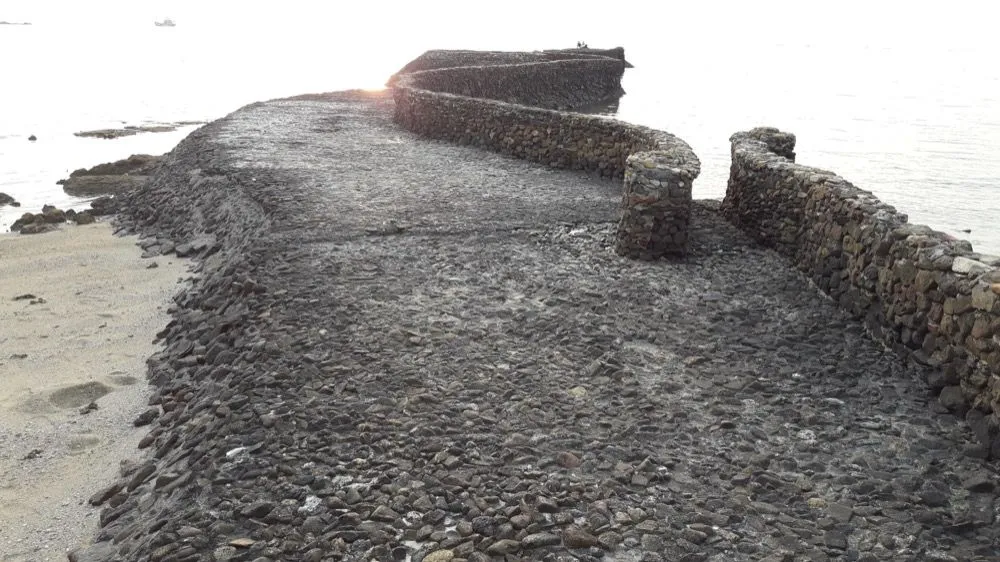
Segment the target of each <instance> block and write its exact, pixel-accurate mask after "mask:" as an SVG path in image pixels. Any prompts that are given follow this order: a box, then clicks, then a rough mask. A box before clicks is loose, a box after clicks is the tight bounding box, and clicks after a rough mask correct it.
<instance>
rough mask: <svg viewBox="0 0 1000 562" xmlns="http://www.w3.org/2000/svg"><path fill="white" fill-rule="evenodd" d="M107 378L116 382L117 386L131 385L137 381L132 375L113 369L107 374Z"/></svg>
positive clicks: (113, 382)
mask: <svg viewBox="0 0 1000 562" xmlns="http://www.w3.org/2000/svg"><path fill="white" fill-rule="evenodd" d="M108 380H110V381H111V383H112V384H116V385H118V386H132V385H133V384H135V383H137V382H139V379H137V378H135V377H133V376H132V375H126V374H125V373H123V372H121V371H113V372H112V373H111V374H110V375H108Z"/></svg>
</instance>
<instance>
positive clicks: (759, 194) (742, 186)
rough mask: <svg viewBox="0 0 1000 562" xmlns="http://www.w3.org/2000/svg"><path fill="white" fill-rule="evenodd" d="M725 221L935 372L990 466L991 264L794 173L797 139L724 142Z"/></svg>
mask: <svg viewBox="0 0 1000 562" xmlns="http://www.w3.org/2000/svg"><path fill="white" fill-rule="evenodd" d="M731 140H732V169H731V173H730V178H729V186H728V190H727V192H726V198H725V201H724V203H723V213H724V214H725V215H726V217H727V218H729V219H730V220H731V221H733V222H734V223H735V224H737V225H739V226H740V227H742V228H743V229H745V230H746V231H747V232H749V233H751V234H752V235H753V236H754V237H755V238H757V239H758V240H759V241H761V242H763V243H765V244H767V245H769V246H772V247H774V248H776V249H777V250H778V251H779V252H781V253H782V254H784V255H785V256H787V257H788V258H789V259H790V260H791V261H792V262H793V263H794V264H795V265H796V266H797V267H798V268H799V269H801V270H802V271H803V272H804V273H805V274H806V275H807V276H808V277H809V278H810V279H812V281H813V282H814V283H815V284H816V285H818V286H819V288H820V289H822V290H823V291H824V292H826V293H827V294H829V295H830V297H832V298H833V299H834V300H836V301H837V302H838V303H839V304H840V306H841V307H843V308H844V309H846V310H847V311H849V312H850V313H851V314H853V315H854V316H856V317H858V318H861V319H862V320H863V321H864V324H865V326H867V328H868V329H869V330H870V331H871V333H872V334H873V335H874V336H875V337H876V338H877V339H879V340H881V341H883V342H885V343H886V344H887V345H889V346H890V347H892V348H893V349H895V350H897V351H899V352H901V353H903V354H904V355H907V356H910V357H912V358H913V359H915V360H916V361H918V362H919V363H921V364H924V365H929V366H931V367H933V369H931V370H929V371H928V378H927V382H928V384H929V385H930V386H931V388H932V389H933V390H934V391H935V392H936V393H938V394H939V396H938V399H939V400H940V402H941V404H942V405H944V406H946V407H947V408H948V409H949V410H951V411H952V412H954V413H955V414H956V415H958V416H960V417H964V418H965V420H966V421H967V422H968V423H969V425H970V427H971V428H972V429H973V431H974V432H975V434H976V435H977V436H978V437H979V439H980V441H981V442H982V443H983V449H982V455H983V456H984V457H990V458H993V459H998V458H1000V257H996V256H985V255H981V254H978V253H976V252H974V251H973V249H972V246H971V245H970V244H969V243H968V242H966V241H964V240H957V239H955V238H953V237H951V236H949V235H947V234H944V233H941V232H936V231H934V230H932V229H930V228H928V227H926V226H920V225H913V224H909V223H908V222H907V217H906V215H904V214H901V213H899V212H897V211H896V209H894V208H893V207H891V206H889V205H886V204H884V203H882V202H880V201H879V200H878V199H876V198H875V197H874V196H873V195H872V194H871V193H869V192H866V191H863V190H861V189H858V188H857V187H855V186H853V185H852V184H850V183H849V182H847V181H846V180H844V179H843V178H841V177H840V176H837V175H836V174H834V173H832V172H828V171H825V170H819V169H816V168H810V167H807V166H802V165H800V164H796V163H795V153H794V147H795V137H794V135H791V134H789V133H783V132H781V131H778V130H777V129H772V128H758V129H754V130H752V131H748V132H741V133H737V134H735V135H733V137H732V139H731Z"/></svg>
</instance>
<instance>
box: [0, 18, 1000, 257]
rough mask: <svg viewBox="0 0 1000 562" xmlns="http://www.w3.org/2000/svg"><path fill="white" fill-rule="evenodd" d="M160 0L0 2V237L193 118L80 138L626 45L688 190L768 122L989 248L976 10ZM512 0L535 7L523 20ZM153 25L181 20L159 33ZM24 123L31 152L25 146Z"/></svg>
mask: <svg viewBox="0 0 1000 562" xmlns="http://www.w3.org/2000/svg"><path fill="white" fill-rule="evenodd" d="M8 1H12V2H14V4H13V7H12V8H8V11H7V12H5V6H7V2H8ZM959 3H961V2H959ZM50 4H51V5H50ZM56 4H58V5H59V6H61V9H60V10H54V9H53V6H54V5H56ZM133 4H140V5H139V6H135V5H133ZM160 4H162V6H160V7H158V8H157V9H161V10H170V12H169V13H165V12H163V11H161V12H160V13H150V12H149V8H148V6H146V5H145V4H144V3H126V2H117V1H114V0H94V1H93V2H90V3H87V8H86V9H83V8H73V7H72V6H74V4H70V3H59V2H45V1H44V0H42V1H40V2H34V1H32V2H28V1H24V0H21V1H19V0H5V2H4V3H3V4H0V20H9V21H11V20H30V21H33V23H34V25H32V26H25V27H20V26H17V27H15V26H0V53H4V55H3V61H4V64H3V65H2V67H0V73H2V82H3V86H2V87H0V191H2V192H6V193H9V194H11V195H13V196H14V197H15V198H17V199H18V200H19V201H21V203H22V204H23V207H21V208H20V209H11V208H3V209H0V229H3V230H6V228H7V226H9V224H10V222H12V221H13V220H14V219H15V218H16V217H17V216H19V215H20V213H22V212H24V211H32V210H37V209H38V208H40V207H41V205H42V204H44V203H51V204H55V205H59V206H63V207H66V206H72V205H74V204H77V205H78V204H79V203H81V202H80V201H79V200H74V199H73V198H71V197H68V196H66V195H65V194H64V193H63V192H62V190H61V187H60V186H58V185H56V184H55V182H56V181H57V180H58V179H60V178H63V177H66V176H67V175H68V174H69V172H70V171H72V170H74V169H76V168H80V167H85V166H92V165H94V164H97V163H100V162H105V161H111V160H116V159H119V158H124V157H126V156H128V155H129V154H133V153H142V152H145V153H154V154H155V153H163V152H166V151H168V150H169V149H170V148H172V147H173V146H174V145H176V144H177V142H179V141H180V140H181V139H182V138H183V137H184V136H185V135H186V134H187V133H188V132H190V130H191V128H190V127H189V128H185V129H181V130H179V131H177V132H174V133H150V134H141V135H137V136H133V137H127V138H122V139H116V140H103V139H85V138H78V137H75V136H73V133H74V132H76V131H81V130H87V129H96V128H104V127H118V126H122V125H125V124H129V125H140V124H149V123H160V122H174V121H181V120H211V119H215V118H218V117H221V116H223V115H225V114H226V113H229V112H230V111H233V110H235V109H237V108H238V107H240V106H242V105H244V104H247V103H250V102H253V101H257V100H262V99H270V98H275V97H281V96H288V95H295V94H300V93H305V92H320V91H330V90H338V89H346V88H356V87H360V88H377V87H380V86H381V84H383V83H384V81H385V79H386V78H387V77H388V76H389V75H390V74H391V73H392V72H393V71H395V70H396V69H398V68H399V67H401V66H402V65H403V64H405V63H406V62H407V61H408V60H409V59H411V58H413V57H415V56H417V55H419V54H420V53H421V52H423V51H424V50H426V49H431V48H474V49H505V50H506V49H511V50H513V49H529V50H530V49H538V48H560V47H567V46H572V45H575V44H576V41H577V40H586V41H587V42H588V43H589V44H590V45H591V46H595V47H596V46H615V45H622V46H624V47H625V49H626V56H627V58H628V59H629V60H630V62H632V63H633V64H634V65H635V68H634V69H631V70H629V71H627V73H626V76H625V80H624V87H625V90H626V91H627V92H628V93H627V95H626V96H625V97H624V98H623V99H622V100H621V103H620V106H619V111H618V116H619V118H621V119H624V120H627V121H632V122H635V123H641V124H644V125H648V126H651V127H655V128H660V129H664V130H667V131H670V132H672V133H674V134H677V135H678V136H680V137H682V138H684V139H685V140H687V141H688V142H689V143H690V144H691V145H692V146H693V147H694V149H695V151H696V152H697V153H698V155H699V157H700V158H701V159H702V162H703V173H702V176H701V177H700V178H699V179H698V180H697V181H696V182H695V192H696V193H695V196H696V197H702V198H719V197H722V196H723V195H724V194H725V185H726V179H727V177H728V173H729V142H728V138H729V136H730V135H731V134H732V133H734V132H736V131H738V130H744V129H748V128H751V127H754V126H758V125H772V126H777V127H779V128H781V129H784V130H787V131H791V132H793V133H795V134H796V135H797V136H798V139H799V142H798V147H797V152H798V154H799V158H798V161H799V162H801V163H803V164H807V165H813V166H817V167H821V168H826V169H829V170H832V171H835V172H837V173H839V174H840V175H842V176H844V177H845V178H847V179H848V180H850V181H852V182H853V183H855V185H857V186H859V187H861V188H863V189H867V190H870V191H872V192H874V193H875V194H876V195H878V196H879V197H880V198H882V199H883V200H884V201H886V202H888V203H891V204H893V205H895V206H896V207H897V208H898V209H899V210H900V211H902V212H905V213H908V214H909V215H910V220H911V221H912V222H920V223H925V224H929V225H931V226H933V227H935V228H938V229H940V230H944V231H946V232H949V233H952V234H954V235H956V236H960V237H963V238H967V239H969V240H971V241H972V242H973V244H974V246H975V247H976V249H977V250H979V251H982V252H986V253H995V254H1000V228H998V224H1000V66H998V65H996V64H994V57H995V53H997V52H1000V40H998V39H995V38H994V37H995V35H994V34H993V33H992V32H991V30H990V29H989V25H988V22H989V21H990V20H989V18H971V19H969V20H964V19H962V17H963V16H956V15H954V14H955V13H960V12H961V11H960V10H949V11H948V13H947V14H942V13H941V12H927V13H922V12H920V10H919V9H918V8H915V7H913V6H910V7H909V8H908V9H906V10H895V9H893V8H892V7H891V6H889V7H888V8H886V7H882V6H881V5H880V6H879V7H874V8H873V7H872V6H871V4H862V3H858V5H857V6H856V8H857V9H858V10H861V9H862V8H863V9H864V11H863V12H854V11H852V9H851V5H850V2H849V1H848V2H847V3H846V4H844V3H838V5H837V6H835V7H832V8H826V10H828V11H827V12H825V13H823V12H818V11H816V10H818V9H819V8H816V9H813V11H811V12H802V11H801V10H802V8H800V7H797V6H796V3H792V2H781V1H778V0H774V1H773V2H770V3H769V2H763V4H761V3H753V6H731V5H729V3H713V2H706V3H704V5H702V4H701V3H699V5H698V6H687V7H684V8H678V7H659V8H651V7H649V6H646V3H631V4H635V5H634V6H632V5H631V4H630V3H629V2H624V3H622V6H620V7H618V8H616V10H615V11H614V14H611V13H608V9H609V8H608V6H607V4H606V3H601V4H598V3H594V4H592V5H590V4H587V3H586V2H583V3H581V2H575V3H573V6H574V8H575V9H574V10H573V11H572V12H570V11H567V10H565V9H564V8H565V6H559V5H553V6H548V5H546V6H544V7H539V6H537V5H536V4H538V3H530V2H520V0H513V1H512V2H510V5H509V6H508V7H507V8H508V9H506V10H504V11H503V12H502V13H496V12H491V13H489V14H486V13H477V12H475V11H474V10H471V11H470V9H469V8H468V4H467V3H458V2H446V1H441V2H434V1H431V2H427V3H409V4H399V5H395V6H394V5H393V3H392V2H389V3H388V5H387V4H385V3H378V4H377V5H375V4H373V5H371V6H351V7H344V6H331V7H318V6H315V5H314V4H319V3H315V2H305V1H304V0H303V1H298V0H288V1H287V2H283V3H282V7H281V8H280V10H279V9H278V8H273V9H272V10H271V11H265V10H264V9H263V8H253V7H245V6H243V5H239V6H240V7H239V9H236V7H237V6H238V5H237V4H232V3H228V4H227V3H225V2H221V3H220V6H221V7H219V6H215V5H214V4H213V6H212V7H205V6H202V5H199V4H207V3H205V2H201V3H198V2H194V1H186V0H177V1H176V2H161V3H160ZM522 4H523V5H522ZM556 4H558V3H556ZM887 4H889V3H887ZM900 6H903V5H902V4H901V5H900ZM102 7H103V8H105V9H104V10H103V11H102V9H101V8H102ZM630 7H631V8H632V9H629V8H630ZM62 8H65V9H62ZM528 8H531V11H532V13H533V14H534V16H533V17H524V16H523V13H526V12H521V11H520V10H522V9H523V10H525V11H526V10H528ZM74 9H75V10H76V11H72V10H74ZM67 10H70V11H67ZM678 10H681V12H678ZM797 10H798V11H797ZM861 13H863V14H864V15H863V17H860V16H859V14H861ZM164 16H169V17H172V18H173V19H174V20H175V21H176V22H177V27H174V28H165V27H155V26H153V21H154V19H157V18H162V17H164ZM32 134H34V135H36V136H37V137H38V141H37V142H34V143H32V142H28V140H27V137H28V136H29V135H32ZM964 230H970V231H971V232H968V233H965V232H963V231H964Z"/></svg>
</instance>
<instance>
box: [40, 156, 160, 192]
mask: <svg viewBox="0 0 1000 562" xmlns="http://www.w3.org/2000/svg"><path fill="white" fill-rule="evenodd" d="M162 159H163V157H162V156H151V155H149V154H133V155H132V156H129V157H128V158H126V159H125V160H119V161H117V162H110V163H107V164H98V165H97V166H94V167H93V168H90V169H82V168H81V169H79V170H76V171H75V172H73V173H72V174H70V176H69V178H68V179H65V180H60V181H59V183H60V184H62V186H63V191H65V192H66V193H67V194H69V195H74V196H76V197H92V196H94V195H107V194H115V193H123V192H125V191H130V190H132V189H138V188H140V187H142V186H143V185H144V184H145V183H146V180H147V179H148V177H149V175H150V174H151V173H152V172H153V170H155V169H156V167H157V166H159V164H160V161H161V160H162Z"/></svg>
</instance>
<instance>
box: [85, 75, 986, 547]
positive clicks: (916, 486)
mask: <svg viewBox="0 0 1000 562" xmlns="http://www.w3.org/2000/svg"><path fill="white" fill-rule="evenodd" d="M393 110H394V107H393V100H392V98H391V96H390V95H389V94H387V93H359V92H347V93H338V94H328V95H321V96H302V97H300V98H296V99H292V100H274V101H270V102H266V103H259V104H253V105H250V106H248V107H245V108H243V109H241V110H239V111H237V112H235V113H233V114H231V115H229V116H227V117H226V118H224V119H221V120H219V121H217V122H214V123H212V124H209V125H207V126H205V127H203V128H202V129H199V130H198V131H197V132H195V133H193V134H192V135H191V136H189V137H188V138H187V139H186V140H184V141H183V142H182V143H181V144H180V145H179V146H178V147H177V148H176V149H174V150H173V151H172V152H171V153H170V154H168V155H167V156H166V157H165V159H164V162H163V163H162V165H161V166H160V168H159V169H158V171H157V172H156V173H155V174H154V175H153V177H152V179H151V180H150V182H149V183H148V184H147V185H146V186H145V187H144V188H143V189H142V190H141V191H138V192H135V193H134V194H131V195H128V196H125V197H124V198H123V199H122V205H121V208H120V214H119V220H120V222H121V225H122V227H123V228H126V229H128V230H131V231H136V232H138V233H141V234H142V235H143V240H142V245H143V247H144V248H145V249H146V252H147V253H148V255H156V254H160V253H167V254H169V253H178V254H184V255H189V256H192V257H193V258H194V260H195V261H196V262H197V263H198V264H199V266H200V268H199V275H198V277H197V278H196V279H195V280H193V282H192V284H191V285H190V286H189V288H188V289H186V290H185V292H183V293H181V294H180V295H178V296H177V298H176V299H175V306H173V307H172V308H171V309H170V313H171V315H172V318H173V320H172V321H171V323H170V324H169V325H168V326H167V327H166V328H165V329H164V330H163V331H162V332H161V333H160V334H159V338H160V341H161V342H162V344H163V345H164V350H163V351H162V352H161V353H159V354H157V355H155V356H154V357H152V358H151V359H150V360H149V374H150V379H151V381H152V383H153V384H154V386H155V392H154V395H153V398H152V400H151V404H150V406H149V410H148V411H147V412H146V413H144V414H142V415H141V416H139V417H138V418H137V419H136V420H135V423H137V424H145V426H146V427H148V428H149V429H150V432H149V434H148V435H147V436H146V437H145V438H144V439H143V440H142V442H141V446H142V447H143V450H144V451H146V452H148V456H147V457H145V458H143V459H140V460H139V462H133V463H126V464H124V465H123V471H122V478H121V479H120V481H118V482H116V483H115V484H113V485H112V486H110V487H109V488H107V489H105V490H98V491H95V494H94V495H93V497H92V498H91V500H90V501H91V503H93V504H95V505H99V506H100V508H101V513H100V517H99V518H98V519H99V524H100V529H99V531H98V535H97V539H98V542H97V543H96V544H95V545H93V546H91V547H89V548H88V549H86V550H81V551H78V552H76V553H74V555H73V556H72V557H71V559H72V560H77V561H86V562H93V561H100V562H137V561H138V562H153V561H156V562H195V561H223V560H231V561H239V562H278V561H282V562H283V561H289V562H307V561H308V562H312V561H325V560H347V561H365V562H367V561H370V560H378V561H383V560H407V559H409V560H412V561H413V562H441V561H451V562H500V561H504V560H506V561H512V560H540V561H545V562H562V561H567V562H573V561H583V562H596V561H621V560H640V561H646V562H658V561H660V562H662V561H669V562H673V561H681V560H683V561H691V562H707V561H715V560H727V561H728V560H732V561H736V562H743V561H746V562H750V561H761V560H766V561H768V562H772V561H773V562H777V561H793V562H798V561H804V560H810V561H812V560H819V561H826V560H858V561H863V562H883V561H886V562H903V561H912V560H921V561H924V560H927V561H935V562H958V561H962V562H965V561H972V562H992V561H994V560H996V553H997V552H998V547H1000V526H998V525H996V506H997V505H1000V504H998V489H997V486H996V482H997V472H996V467H995V466H991V465H989V464H986V463H984V462H983V461H982V459H981V458H979V457H977V456H975V455H971V454H969V451H970V450H972V448H974V447H975V445H974V437H973V436H972V434H971V433H970V432H968V431H967V430H966V429H965V428H961V427H958V426H957V425H956V424H955V423H954V419H953V418H952V416H950V415H948V414H946V413H931V412H928V409H927V403H926V402H927V396H926V389H925V386H924V384H923V383H922V382H920V381H919V380H918V379H920V378H921V377H922V376H923V373H924V371H925V370H926V367H922V366H919V365H906V364H904V363H902V362H900V361H899V360H898V358H897V357H896V356H895V355H894V354H892V353H886V352H885V351H884V350H883V348H882V346H880V345H878V344H876V343H875V342H874V341H873V340H872V339H871V338H869V337H868V336H867V334H866V333H865V332H864V330H863V329H862V327H861V325H860V323H858V322H856V321H854V320H853V319H851V318H850V317H849V316H848V315H847V314H846V313H844V312H842V311H840V310H839V309H838V308H837V306H836V305H834V304H833V303H831V302H830V301H829V300H828V299H825V298H822V297H821V296H819V295H818V294H817V293H816V291H814V290H813V289H812V288H810V287H809V286H808V283H807V282H806V280H805V279H803V277H802V276H801V275H800V274H799V273H797V272H796V271H794V270H793V269H792V268H789V267H788V266H787V261H786V260H785V259H784V258H782V257H781V256H779V255H778V254H777V253H775V252H773V251H771V250H768V249H766V248H764V247H762V246H761V245H759V244H756V243H754V242H753V241H752V240H750V239H749V237H747V236H746V235H744V234H743V233H741V232H740V231H739V230H738V229H736V227H734V226H732V225H731V224H730V223H729V222H727V221H726V220H725V219H724V218H722V217H721V216H720V215H719V213H718V211H717V208H716V205H713V204H706V203H704V202H694V204H693V205H692V216H693V218H694V219H695V220H693V221H692V223H691V230H690V233H689V246H688V257H687V259H685V260H682V261H657V262H645V261H639V260H629V259H622V258H621V257H620V256H619V255H617V254H616V253H615V252H614V247H615V244H616V236H617V235H616V232H617V226H616V225H617V220H618V212H619V204H620V200H621V186H620V184H618V183H617V182H610V181H606V180H602V179H601V178H599V177H597V176H595V175H593V174H585V173H573V172H568V171H562V170H554V169H552V168H551V167H549V166H539V165H537V164H533V163H530V162H527V161H525V160H520V159H512V158H506V157H503V156H501V155H499V154H495V153H492V152H488V151H482V150H478V149H475V148H472V147H463V146H455V145H452V144H448V143H436V142H428V141H427V140H426V139H422V138H420V137H419V136H417V135H414V134H411V133H409V132H407V131H405V130H403V129H401V128H400V127H399V126H398V125H396V124H395V123H394V122H393Z"/></svg>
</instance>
